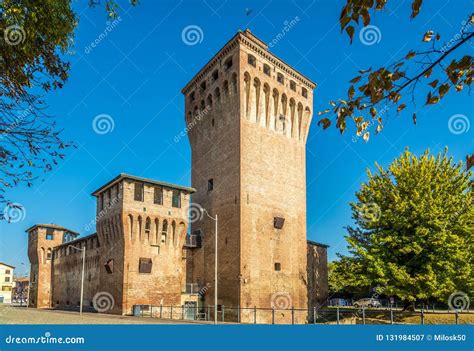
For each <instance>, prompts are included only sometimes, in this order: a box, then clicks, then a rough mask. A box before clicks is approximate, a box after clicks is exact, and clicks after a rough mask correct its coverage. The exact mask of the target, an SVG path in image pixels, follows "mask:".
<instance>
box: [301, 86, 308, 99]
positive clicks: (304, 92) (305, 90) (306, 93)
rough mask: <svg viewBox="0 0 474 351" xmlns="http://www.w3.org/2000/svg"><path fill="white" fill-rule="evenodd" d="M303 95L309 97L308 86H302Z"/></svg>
mask: <svg viewBox="0 0 474 351" xmlns="http://www.w3.org/2000/svg"><path fill="white" fill-rule="evenodd" d="M301 95H303V97H304V98H308V90H307V89H306V88H301Z"/></svg>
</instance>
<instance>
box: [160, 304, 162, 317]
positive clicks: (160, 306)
mask: <svg viewBox="0 0 474 351" xmlns="http://www.w3.org/2000/svg"><path fill="white" fill-rule="evenodd" d="M162 316H163V305H160V318H162Z"/></svg>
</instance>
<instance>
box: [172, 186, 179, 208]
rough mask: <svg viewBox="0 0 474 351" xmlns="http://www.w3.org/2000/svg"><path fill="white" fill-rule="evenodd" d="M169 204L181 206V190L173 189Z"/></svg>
mask: <svg viewBox="0 0 474 351" xmlns="http://www.w3.org/2000/svg"><path fill="white" fill-rule="evenodd" d="M171 205H172V206H173V207H176V208H181V192H180V191H179V190H173V198H172V203H171Z"/></svg>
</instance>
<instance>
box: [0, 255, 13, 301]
mask: <svg viewBox="0 0 474 351" xmlns="http://www.w3.org/2000/svg"><path fill="white" fill-rule="evenodd" d="M14 269H15V267H13V266H11V265H9V264H6V263H3V262H0V287H1V288H0V303H11V302H12V290H13V270H14Z"/></svg>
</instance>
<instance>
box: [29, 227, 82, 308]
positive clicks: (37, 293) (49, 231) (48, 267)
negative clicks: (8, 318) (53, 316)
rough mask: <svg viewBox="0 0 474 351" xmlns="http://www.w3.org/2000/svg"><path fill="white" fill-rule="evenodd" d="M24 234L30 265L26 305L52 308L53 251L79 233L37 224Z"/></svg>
mask: <svg viewBox="0 0 474 351" xmlns="http://www.w3.org/2000/svg"><path fill="white" fill-rule="evenodd" d="M26 232H27V233H28V258H29V259H30V264H31V269H30V292H29V301H28V304H29V306H31V307H37V308H49V307H51V306H52V301H51V298H52V262H53V249H54V247H56V246H58V245H61V244H63V243H65V242H67V241H71V240H74V239H75V238H76V237H77V235H79V233H76V232H74V231H72V230H69V229H67V228H64V227H62V226H59V225H56V224H37V225H34V226H32V227H30V228H28V229H27V230H26Z"/></svg>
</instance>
